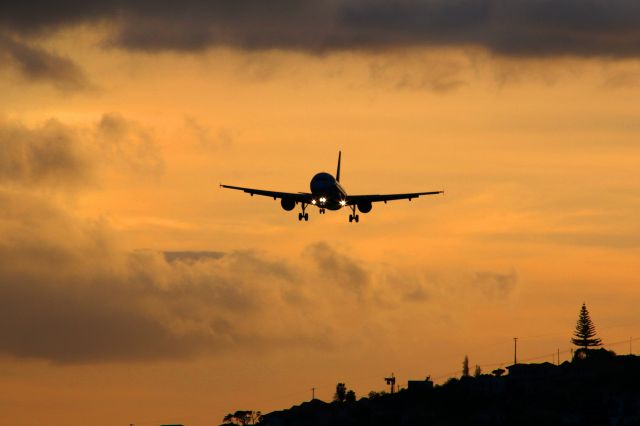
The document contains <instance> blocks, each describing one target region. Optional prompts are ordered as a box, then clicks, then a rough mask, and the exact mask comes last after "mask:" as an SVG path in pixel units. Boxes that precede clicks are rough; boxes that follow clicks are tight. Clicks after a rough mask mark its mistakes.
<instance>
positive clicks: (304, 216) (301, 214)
mask: <svg viewBox="0 0 640 426" xmlns="http://www.w3.org/2000/svg"><path fill="white" fill-rule="evenodd" d="M301 206H302V213H298V220H300V221H301V220H302V219H304V221H305V222H307V221H308V220H309V213H305V210H306V209H307V205H306V204H305V203H301Z"/></svg>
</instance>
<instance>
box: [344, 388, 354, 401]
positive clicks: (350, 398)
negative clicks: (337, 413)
mask: <svg viewBox="0 0 640 426" xmlns="http://www.w3.org/2000/svg"><path fill="white" fill-rule="evenodd" d="M345 401H346V402H356V393H355V392H354V391H352V390H350V391H348V392H347V394H346V395H345Z"/></svg>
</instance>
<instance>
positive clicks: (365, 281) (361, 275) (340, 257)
mask: <svg viewBox="0 0 640 426" xmlns="http://www.w3.org/2000/svg"><path fill="white" fill-rule="evenodd" d="M305 254H306V255H307V256H308V257H309V258H310V259H311V260H312V262H313V263H314V264H315V267H316V270H315V271H313V273H315V274H317V275H318V276H322V277H323V278H324V279H326V280H331V281H333V282H335V283H337V284H338V285H339V286H340V287H342V288H344V289H347V290H349V291H352V292H354V293H356V294H359V295H362V293H363V291H364V290H365V288H366V287H367V286H368V285H369V283H370V281H371V277H370V274H369V272H368V271H366V270H365V269H364V268H363V267H362V266H361V265H360V264H359V263H358V261H356V260H355V259H353V258H351V257H349V256H346V255H344V254H342V253H339V252H338V251H337V250H336V249H334V248H333V247H331V246H330V245H329V244H327V243H326V242H318V243H314V244H311V245H310V246H308V247H307V248H306V251H305Z"/></svg>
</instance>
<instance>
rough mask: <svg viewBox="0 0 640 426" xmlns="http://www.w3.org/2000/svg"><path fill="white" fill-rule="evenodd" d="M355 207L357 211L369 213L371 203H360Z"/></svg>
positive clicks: (371, 206)
mask: <svg viewBox="0 0 640 426" xmlns="http://www.w3.org/2000/svg"><path fill="white" fill-rule="evenodd" d="M357 205H358V210H360V211H361V212H362V213H369V212H370V211H371V209H372V208H373V205H372V204H371V201H360V202H359V203H358V204H357Z"/></svg>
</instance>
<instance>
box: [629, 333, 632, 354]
mask: <svg viewBox="0 0 640 426" xmlns="http://www.w3.org/2000/svg"><path fill="white" fill-rule="evenodd" d="M631 342H633V337H629V355H631V354H633V351H632V350H631Z"/></svg>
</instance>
